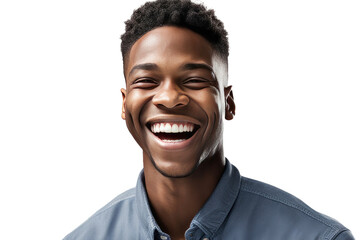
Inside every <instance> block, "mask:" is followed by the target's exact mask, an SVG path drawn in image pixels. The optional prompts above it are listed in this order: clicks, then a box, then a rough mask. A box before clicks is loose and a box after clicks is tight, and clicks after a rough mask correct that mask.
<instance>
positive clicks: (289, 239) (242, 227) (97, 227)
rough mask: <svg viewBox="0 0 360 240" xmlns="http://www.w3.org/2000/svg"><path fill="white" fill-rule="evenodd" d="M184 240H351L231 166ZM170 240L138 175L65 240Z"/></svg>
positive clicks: (334, 226)
mask: <svg viewBox="0 0 360 240" xmlns="http://www.w3.org/2000/svg"><path fill="white" fill-rule="evenodd" d="M190 197H191V196H190ZM185 237H186V239H187V240H207V239H210V240H220V239H222V240H313V239H319V240H320V239H321V240H331V239H336V240H352V239H354V237H353V236H352V235H351V232H350V231H349V230H348V229H346V228H345V227H344V226H342V225H341V224H340V223H338V222H337V221H336V220H334V219H332V218H329V217H327V216H325V215H322V214H320V213H318V212H316V211H314V210H313V209H311V208H310V207H308V206H307V205H305V204H304V203H303V202H302V201H300V200H299V199H297V198H295V197H294V196H292V195H290V194H288V193H286V192H284V191H282V190H280V189H277V188H275V187H272V186H270V185H267V184H265V183H262V182H258V181H255V180H251V179H249V178H245V177H242V176H240V174H239V171H238V170H237V169H236V167H235V166H233V165H231V164H230V163H229V161H227V162H226V166H225V170H224V173H223V175H222V177H221V179H220V181H219V183H218V185H217V186H216V188H215V190H214V192H213V193H212V195H211V196H210V198H209V199H208V201H207V202H206V203H205V205H204V206H203V207H202V209H201V210H200V211H199V212H198V213H197V215H196V216H195V217H194V219H193V220H192V222H191V225H190V227H189V229H188V230H187V231H186V233H185ZM75 239H76V240H115V239H116V240H135V239H136V240H150V239H151V240H152V239H154V240H170V236H169V235H168V234H166V233H164V232H163V231H161V229H160V227H159V226H158V225H157V223H156V221H155V219H154V217H153V215H152V213H151V209H150V206H149V202H148V198H147V194H146V190H145V187H144V175H143V172H142V173H141V174H140V176H139V179H138V183H137V186H136V188H135V189H131V190H128V191H127V192H125V193H123V194H121V195H119V196H118V197H117V198H115V199H114V200H113V201H111V202H110V203H108V204H107V205H106V206H105V207H103V208H102V209H100V210H99V211H98V212H97V213H95V214H94V215H93V216H92V217H91V218H90V219H88V220H87V221H86V222H85V223H83V224H82V225H81V226H80V227H78V228H77V229H76V230H75V231H73V232H72V233H70V234H69V235H68V236H66V237H65V240H75Z"/></svg>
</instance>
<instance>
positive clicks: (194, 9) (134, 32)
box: [121, 0, 229, 71]
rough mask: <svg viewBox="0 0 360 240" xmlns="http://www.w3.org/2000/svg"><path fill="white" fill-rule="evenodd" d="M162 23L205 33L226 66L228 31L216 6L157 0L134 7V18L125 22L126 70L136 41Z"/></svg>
mask: <svg viewBox="0 0 360 240" xmlns="http://www.w3.org/2000/svg"><path fill="white" fill-rule="evenodd" d="M161 26H178V27H184V28H187V29H190V30H192V31H194V32H196V33H198V34H199V35H201V36H203V37H204V38H205V39H206V40H207V41H208V42H209V43H210V44H211V46H212V47H213V49H214V50H215V52H216V53H217V54H219V56H220V57H221V59H222V60H223V61H224V63H225V64H226V66H227V63H228V56H229V42H228V38H227V31H226V30H225V28H224V24H223V23H222V22H221V21H220V20H219V19H218V18H217V17H216V16H215V13H214V10H212V9H211V10H208V9H206V7H205V6H204V5H202V4H196V3H193V2H191V1H190V0H157V1H153V2H147V3H145V4H144V5H142V6H141V7H140V8H138V9H136V10H134V12H133V14H132V16H131V18H130V19H129V20H128V21H126V22H125V33H124V34H123V35H122V36H121V53H122V57H123V65H124V71H125V61H126V60H127V57H128V54H129V52H130V49H131V47H132V46H133V45H134V43H135V42H136V41H137V40H138V39H139V38H141V37H142V36H143V35H144V34H146V33H147V32H149V31H151V30H153V29H155V28H157V27H161Z"/></svg>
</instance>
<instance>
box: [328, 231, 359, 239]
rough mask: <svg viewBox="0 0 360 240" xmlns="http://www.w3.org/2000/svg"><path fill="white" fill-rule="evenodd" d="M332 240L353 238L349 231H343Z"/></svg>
mask: <svg viewBox="0 0 360 240" xmlns="http://www.w3.org/2000/svg"><path fill="white" fill-rule="evenodd" d="M333 240H355V238H354V236H353V235H352V234H351V232H350V231H349V230H345V231H343V232H341V233H340V234H339V235H337V236H336V237H335V238H334V239H333Z"/></svg>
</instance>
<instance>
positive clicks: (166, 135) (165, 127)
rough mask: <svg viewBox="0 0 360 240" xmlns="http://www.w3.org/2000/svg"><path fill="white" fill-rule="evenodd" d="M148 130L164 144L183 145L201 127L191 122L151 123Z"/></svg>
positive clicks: (148, 124)
mask: <svg viewBox="0 0 360 240" xmlns="http://www.w3.org/2000/svg"><path fill="white" fill-rule="evenodd" d="M146 126H147V128H148V129H149V130H150V131H151V133H152V134H154V135H155V136H156V137H157V138H158V139H160V140H161V141H162V142H164V143H173V144H175V143H182V142H185V141H187V140H189V139H190V138H192V137H193V136H194V135H195V133H196V132H197V130H199V128H200V126H199V125H197V124H194V123H191V122H185V121H184V122H179V121H177V122H165V121H164V122H149V123H147V124H146Z"/></svg>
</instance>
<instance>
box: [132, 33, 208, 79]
mask: <svg viewBox="0 0 360 240" xmlns="http://www.w3.org/2000/svg"><path fill="white" fill-rule="evenodd" d="M213 55H214V51H213V49H212V47H211V44H210V43H209V42H208V41H207V40H206V39H205V38H203V37H202V36H201V35H199V34H197V33H195V32H193V31H191V30H189V29H186V28H180V27H174V26H164V27H159V28H156V29H154V30H152V31H150V32H147V33H146V34H145V35H144V36H142V37H141V38H140V39H139V40H137V41H136V42H135V43H134V45H133V46H132V48H131V50H130V52H129V56H128V61H127V64H126V65H127V67H126V69H125V72H126V73H128V72H129V69H131V67H132V66H134V65H137V64H144V63H155V64H158V65H163V66H170V65H177V64H185V63H187V62H203V63H206V64H208V65H210V66H213Z"/></svg>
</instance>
